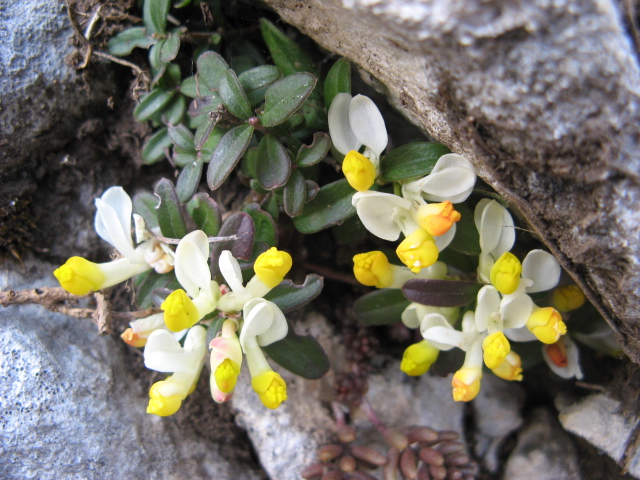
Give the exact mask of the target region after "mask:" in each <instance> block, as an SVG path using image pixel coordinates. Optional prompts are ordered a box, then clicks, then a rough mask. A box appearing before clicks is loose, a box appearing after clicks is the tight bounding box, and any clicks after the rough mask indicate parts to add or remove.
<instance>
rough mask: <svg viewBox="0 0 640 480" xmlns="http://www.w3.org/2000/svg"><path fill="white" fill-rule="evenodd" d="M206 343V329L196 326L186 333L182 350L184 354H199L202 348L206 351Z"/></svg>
mask: <svg viewBox="0 0 640 480" xmlns="http://www.w3.org/2000/svg"><path fill="white" fill-rule="evenodd" d="M206 341H207V329H206V328H204V327H203V326H202V325H196V326H195V327H193V328H191V329H189V332H188V333H187V338H186V339H185V340H184V350H185V352H199V351H201V350H203V348H204V350H205V351H206V347H207V346H206V345H205V343H206Z"/></svg>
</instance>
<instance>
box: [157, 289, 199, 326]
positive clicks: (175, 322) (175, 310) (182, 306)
mask: <svg viewBox="0 0 640 480" xmlns="http://www.w3.org/2000/svg"><path fill="white" fill-rule="evenodd" d="M160 308H161V309H162V310H164V322H165V323H166V324H167V327H168V328H169V330H171V331H172V332H180V331H182V330H184V329H185V328H190V327H192V326H194V325H195V324H196V323H197V322H198V320H200V313H199V312H198V307H196V305H195V304H194V303H193V300H191V299H190V298H189V296H188V295H187V293H186V292H185V291H184V290H182V289H181V288H180V289H178V290H174V291H173V292H171V294H170V295H169V296H168V297H167V298H165V300H164V302H162V305H160Z"/></svg>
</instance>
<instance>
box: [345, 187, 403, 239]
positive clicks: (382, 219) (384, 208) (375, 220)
mask: <svg viewBox="0 0 640 480" xmlns="http://www.w3.org/2000/svg"><path fill="white" fill-rule="evenodd" d="M351 201H352V203H353V206H354V207H356V211H357V212H358V217H360V221H361V222H362V224H363V225H364V226H365V228H366V229H367V230H369V231H370V232H371V233H372V234H374V235H375V236H376V237H379V238H382V239H383V240H388V241H390V242H393V241H395V240H397V239H398V237H399V236H400V227H398V225H397V224H396V222H394V221H393V217H394V213H395V214H396V215H397V213H398V212H394V210H395V209H399V210H400V211H406V212H407V215H408V216H409V217H410V216H411V215H410V213H409V208H410V207H411V203H409V202H408V201H407V200H405V199H404V198H402V197H399V196H397V195H392V194H390V193H382V192H373V191H367V192H358V193H355V194H354V195H353V198H352V200H351Z"/></svg>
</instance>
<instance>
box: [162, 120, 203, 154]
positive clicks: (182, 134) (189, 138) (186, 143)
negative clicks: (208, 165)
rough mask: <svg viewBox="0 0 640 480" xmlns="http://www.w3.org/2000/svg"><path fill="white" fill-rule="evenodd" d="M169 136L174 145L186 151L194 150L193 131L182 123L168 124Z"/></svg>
mask: <svg viewBox="0 0 640 480" xmlns="http://www.w3.org/2000/svg"><path fill="white" fill-rule="evenodd" d="M168 128H169V138H171V140H172V141H173V144H174V145H175V146H176V147H179V148H181V149H183V150H186V151H191V152H195V151H196V150H195V148H194V147H193V133H191V130H189V129H188V128H187V127H185V126H184V125H178V126H176V127H174V126H172V125H169V127H168Z"/></svg>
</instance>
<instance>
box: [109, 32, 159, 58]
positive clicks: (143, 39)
mask: <svg viewBox="0 0 640 480" xmlns="http://www.w3.org/2000/svg"><path fill="white" fill-rule="evenodd" d="M156 41H157V40H155V39H153V38H151V37H147V32H146V30H145V28H144V27H132V28H127V29H126V30H123V31H122V32H120V33H119V34H117V35H116V36H115V37H111V38H110V39H109V41H108V42H107V48H108V49H109V53H110V54H111V55H115V56H116V57H124V56H127V55H129V54H130V53H131V52H132V51H133V49H134V48H149V47H150V46H151V45H153V44H154V43H156Z"/></svg>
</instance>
